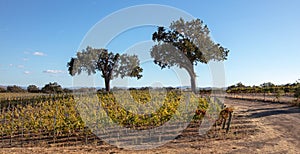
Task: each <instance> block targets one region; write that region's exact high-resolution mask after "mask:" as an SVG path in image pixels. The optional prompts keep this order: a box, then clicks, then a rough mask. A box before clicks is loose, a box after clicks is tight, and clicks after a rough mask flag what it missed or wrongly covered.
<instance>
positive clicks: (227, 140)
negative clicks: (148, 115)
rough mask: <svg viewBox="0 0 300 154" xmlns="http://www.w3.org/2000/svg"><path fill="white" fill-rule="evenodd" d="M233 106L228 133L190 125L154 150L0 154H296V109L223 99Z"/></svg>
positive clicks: (299, 119) (299, 122) (299, 120)
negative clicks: (201, 133)
mask: <svg viewBox="0 0 300 154" xmlns="http://www.w3.org/2000/svg"><path fill="white" fill-rule="evenodd" d="M226 104H227V105H228V106H234V108H235V112H234V116H233V119H232V125H231V129H230V132H229V133H228V134H226V133H225V132H224V130H221V129H220V128H218V127H217V128H213V129H212V130H211V131H209V132H208V134H207V135H206V136H199V135H198V128H199V126H198V125H190V127H188V129H187V130H186V131H185V132H184V133H183V134H182V135H181V136H180V137H178V139H176V140H174V141H172V142H170V143H168V144H166V145H164V146H162V147H159V148H156V149H150V150H142V151H131V150H124V149H119V148H116V147H113V146H110V145H106V144H104V145H101V146H80V147H79V146H76V147H72V146H71V147H52V148H43V147H41V148H39V147H34V148H9V149H0V153H28V154H29V153H31V154H32V153H142V154H145V153H300V142H299V141H300V136H299V134H300V128H299V126H300V108H298V107H290V106H289V105H287V104H274V103H264V102H255V101H243V100H235V99H226Z"/></svg>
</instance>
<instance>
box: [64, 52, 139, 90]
mask: <svg viewBox="0 0 300 154" xmlns="http://www.w3.org/2000/svg"><path fill="white" fill-rule="evenodd" d="M67 66H68V70H69V74H70V75H72V76H74V75H76V74H80V73H81V72H82V71H84V72H87V73H88V75H91V74H95V73H96V71H100V72H101V76H102V77H103V78H104V81H105V87H106V91H109V90H110V84H109V83H110V80H112V79H113V78H114V77H118V76H120V77H121V78H124V77H126V76H128V77H136V78H137V79H140V78H141V77H142V75H141V72H142V71H143V69H142V68H141V67H140V66H139V59H138V57H137V56H136V55H132V56H130V55H127V54H123V55H120V54H118V53H117V54H114V53H112V52H108V50H107V49H95V48H92V47H87V48H86V49H85V50H82V52H77V57H76V58H71V60H70V62H68V64H67Z"/></svg>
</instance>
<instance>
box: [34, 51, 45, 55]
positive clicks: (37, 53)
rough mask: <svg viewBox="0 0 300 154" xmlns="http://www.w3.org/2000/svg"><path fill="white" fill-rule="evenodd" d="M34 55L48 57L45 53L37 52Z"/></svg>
mask: <svg viewBox="0 0 300 154" xmlns="http://www.w3.org/2000/svg"><path fill="white" fill-rule="evenodd" d="M33 55H34V56H46V54H45V53H43V52H37V51H36V52H34V53H33Z"/></svg>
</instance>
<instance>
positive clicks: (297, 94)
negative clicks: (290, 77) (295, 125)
mask: <svg viewBox="0 0 300 154" xmlns="http://www.w3.org/2000/svg"><path fill="white" fill-rule="evenodd" d="M294 97H295V98H296V99H297V101H298V100H299V98H300V86H298V87H297V88H296V89H295V93H294Z"/></svg>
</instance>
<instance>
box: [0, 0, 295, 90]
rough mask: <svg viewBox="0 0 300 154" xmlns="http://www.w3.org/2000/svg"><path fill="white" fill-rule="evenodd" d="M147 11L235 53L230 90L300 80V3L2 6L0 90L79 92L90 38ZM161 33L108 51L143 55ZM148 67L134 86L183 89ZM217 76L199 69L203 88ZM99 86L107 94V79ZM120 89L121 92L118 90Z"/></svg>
mask: <svg viewBox="0 0 300 154" xmlns="http://www.w3.org/2000/svg"><path fill="white" fill-rule="evenodd" d="M142 4H161V5H168V6H171V7H174V8H178V9H180V10H183V11H186V12H187V13H189V14H190V15H192V16H194V17H195V18H199V19H201V20H203V21H204V23H205V24H207V25H208V27H209V29H210V30H211V35H212V38H213V39H214V40H215V41H216V42H218V43H220V44H221V45H223V46H224V47H227V48H228V49H230V53H229V56H228V60H227V61H225V62H224V68H225V77H226V80H225V81H226V85H232V84H235V83H237V82H242V83H244V84H246V85H259V84H261V83H264V82H268V81H270V82H273V83H275V84H285V83H293V82H295V81H296V80H297V79H299V78H300V71H299V70H300V69H299V68H300V61H299V58H300V52H299V49H300V48H299V46H300V38H299V36H300V30H299V27H300V20H299V15H300V10H299V7H300V1H297V0H289V1H283V0H263V1H260V0H251V1H248V0H239V1H237V0H232V1H230V0H227V1H198V0H194V1H188V2H186V1H180V0H173V1H169V0H168V1H96V0H93V1H81V2H78V1H71V0H64V1H58V0H57V1H50V0H45V1H38V0H36V1H34V0H28V1H18V0H0V52H1V56H0V85H14V84H15V85H21V86H27V85H29V84H35V85H37V86H39V87H42V86H44V85H45V84H47V83H49V82H54V81H55V82H58V83H59V84H61V85H62V86H64V87H71V86H73V84H74V80H73V78H72V77H71V76H70V75H68V73H67V67H66V64H67V62H68V61H69V60H70V58H71V57H74V56H75V53H76V51H77V50H79V48H80V45H81V43H82V42H83V39H84V38H85V36H86V35H87V33H88V32H89V30H90V29H91V28H92V27H93V26H94V25H95V24H96V23H98V22H99V21H101V20H103V19H104V18H105V17H107V16H108V15H110V14H112V13H114V12H115V11H118V10H120V9H124V8H127V7H131V6H135V5H142ZM161 13H162V14H163V13H165V12H161ZM145 18H150V17H148V16H145ZM126 20H128V19H126V18H125V19H123V20H121V21H120V22H121V23H122V22H123V21H124V22H126ZM111 26H112V27H113V26H115V25H111ZM154 31H155V27H154V26H144V27H137V28H133V29H130V30H127V31H125V32H123V33H121V34H119V35H118V37H117V38H116V39H114V40H112V41H111V42H110V44H109V45H107V46H106V47H104V48H108V49H109V50H110V51H114V52H121V53H122V52H126V51H128V50H127V49H130V48H132V47H137V48H138V45H139V44H143V42H145V41H146V42H147V41H148V43H149V40H151V35H152V33H153V32H154ZM99 37H100V36H99ZM146 44H147V43H146ZM148 45H149V44H148ZM145 52H146V51H145ZM142 67H143V68H144V73H143V74H144V78H142V79H141V80H138V81H136V80H131V79H130V80H128V83H129V86H149V85H157V84H162V85H164V86H177V85H178V80H177V79H178V77H176V74H174V71H173V72H172V70H167V69H166V70H160V69H159V67H158V66H156V65H154V64H153V63H151V62H149V61H147V62H145V63H143V64H142ZM209 69H210V68H209V67H208V66H207V65H204V64H201V65H198V66H196V69H195V71H196V72H197V75H198V78H197V85H198V86H200V87H206V86H211V85H212V76H211V74H210V71H209ZM187 80H189V79H188V78H187ZM92 82H93V83H94V84H95V85H96V86H103V80H102V79H101V78H100V76H99V75H96V77H95V80H94V81H92ZM112 84H113V85H112V86H117V82H113V83H112ZM185 84H188V81H187V82H184V85H185Z"/></svg>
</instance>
